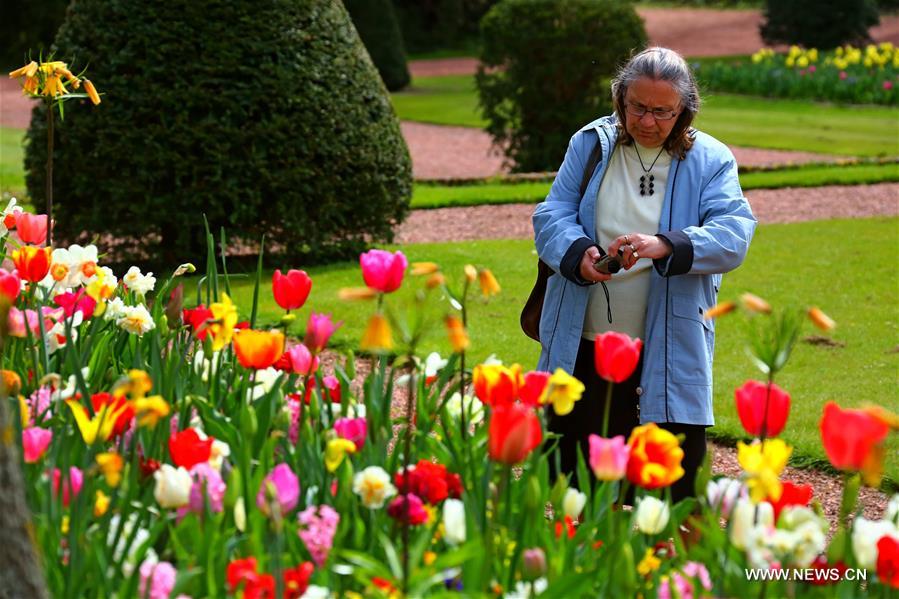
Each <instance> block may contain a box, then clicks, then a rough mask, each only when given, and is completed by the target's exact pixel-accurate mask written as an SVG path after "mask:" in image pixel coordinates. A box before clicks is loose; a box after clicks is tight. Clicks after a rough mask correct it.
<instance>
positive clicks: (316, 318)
mask: <svg viewBox="0 0 899 599" xmlns="http://www.w3.org/2000/svg"><path fill="white" fill-rule="evenodd" d="M342 324H343V322H338V323H336V324H335V323H334V322H333V321H332V320H331V315H330V314H316V313H315V312H312V313H310V314H309V321H308V322H307V323H306V338H305V339H304V340H303V343H304V344H305V345H306V347H308V348H309V349H310V350H311V351H312V352H313V353H316V354H317V353H320V352H321V351H322V350H324V349H325V347H326V346H327V345H328V339H330V338H331V335H333V334H334V331H336V330H337V329H338V328H339V327H340V325H342Z"/></svg>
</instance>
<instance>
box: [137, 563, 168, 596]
mask: <svg viewBox="0 0 899 599" xmlns="http://www.w3.org/2000/svg"><path fill="white" fill-rule="evenodd" d="M176 577H177V572H176V571H175V567H174V566H173V565H172V564H170V563H169V562H156V561H151V560H149V559H147V560H144V563H142V564H141V565H140V585H139V587H138V591H139V596H140V597H146V598H147V599H169V596H170V595H171V593H172V589H174V588H175V578H176Z"/></svg>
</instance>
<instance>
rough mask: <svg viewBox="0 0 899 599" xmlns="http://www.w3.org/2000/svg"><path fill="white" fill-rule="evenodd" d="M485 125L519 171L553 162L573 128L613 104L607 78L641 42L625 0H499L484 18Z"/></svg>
mask: <svg viewBox="0 0 899 599" xmlns="http://www.w3.org/2000/svg"><path fill="white" fill-rule="evenodd" d="M481 44H482V54H481V65H480V66H479V68H478V73H477V76H476V82H477V87H478V94H479V96H480V105H481V108H482V110H483V113H484V116H485V118H486V119H487V121H488V125H487V131H488V132H489V133H490V134H491V135H492V136H493V139H494V142H495V143H496V144H497V145H499V146H500V147H502V148H503V149H504V151H505V153H506V156H507V157H508V158H509V159H510V161H511V162H512V163H513V170H515V171H518V172H532V171H547V170H553V169H556V168H558V166H559V164H560V163H561V162H562V158H563V157H564V155H565V150H566V148H567V147H568V140H569V138H570V137H571V134H572V133H573V132H574V131H576V130H577V129H578V128H580V127H582V126H583V125H585V124H586V123H588V122H590V121H592V120H593V119H595V118H597V117H599V116H603V115H606V114H610V113H611V112H612V103H611V93H610V91H609V86H608V82H609V79H610V78H611V77H612V75H613V74H614V73H615V69H616V68H617V66H618V65H619V64H620V63H621V62H623V61H624V60H625V59H626V58H627V57H628V56H629V55H630V54H631V53H632V52H633V51H635V50H639V49H641V48H642V47H643V46H644V45H645V44H646V31H645V30H644V28H643V21H642V20H641V19H640V17H639V16H638V15H637V13H636V12H635V11H634V7H633V5H632V4H631V3H630V2H628V1H627V0H503V1H502V2H500V3H499V4H497V5H496V6H494V7H493V8H492V9H491V10H490V12H488V13H487V15H486V16H485V17H484V19H483V20H482V21H481Z"/></svg>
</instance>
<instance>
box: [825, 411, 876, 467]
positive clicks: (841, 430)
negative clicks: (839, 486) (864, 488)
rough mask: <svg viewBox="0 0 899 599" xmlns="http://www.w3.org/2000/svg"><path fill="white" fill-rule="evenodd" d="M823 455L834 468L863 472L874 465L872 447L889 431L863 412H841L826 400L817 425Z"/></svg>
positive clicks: (867, 413) (874, 418)
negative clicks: (819, 431) (825, 455)
mask: <svg viewBox="0 0 899 599" xmlns="http://www.w3.org/2000/svg"><path fill="white" fill-rule="evenodd" d="M819 428H820V430H821V441H822V442H823V445H824V452H825V453H826V454H827V457H828V459H829V460H830V463H831V464H833V467H834V468H837V469H839V470H848V471H864V470H868V469H870V468H871V467H872V466H874V464H872V463H871V457H872V456H873V457H877V455H876V454H875V447H876V446H877V445H878V444H879V443H880V442H881V441H883V440H884V438H886V436H887V433H889V431H890V428H889V427H888V426H887V424H886V423H885V422H884V421H883V420H881V419H880V418H877V417H875V416H873V415H871V414H870V413H869V412H868V411H866V410H852V409H843V408H841V407H840V406H838V405H837V404H836V403H834V402H832V401H829V402H827V404H825V406H824V414H823V416H822V417H821V422H820V424H819Z"/></svg>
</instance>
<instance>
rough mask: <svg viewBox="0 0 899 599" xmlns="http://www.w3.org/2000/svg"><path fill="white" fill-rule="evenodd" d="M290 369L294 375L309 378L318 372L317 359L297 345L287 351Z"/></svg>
mask: <svg viewBox="0 0 899 599" xmlns="http://www.w3.org/2000/svg"><path fill="white" fill-rule="evenodd" d="M287 355H288V358H289V360H290V369H291V372H293V373H294V374H300V375H306V376H311V375H312V374H314V373H315V371H316V370H318V357H317V356H313V355H312V353H311V352H310V351H309V348H308V347H306V346H305V345H303V344H302V343H299V344H297V345H294V346H292V347H291V348H290V349H288V350H287Z"/></svg>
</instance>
